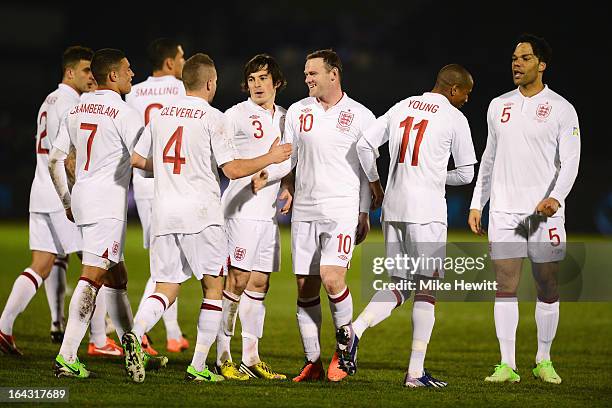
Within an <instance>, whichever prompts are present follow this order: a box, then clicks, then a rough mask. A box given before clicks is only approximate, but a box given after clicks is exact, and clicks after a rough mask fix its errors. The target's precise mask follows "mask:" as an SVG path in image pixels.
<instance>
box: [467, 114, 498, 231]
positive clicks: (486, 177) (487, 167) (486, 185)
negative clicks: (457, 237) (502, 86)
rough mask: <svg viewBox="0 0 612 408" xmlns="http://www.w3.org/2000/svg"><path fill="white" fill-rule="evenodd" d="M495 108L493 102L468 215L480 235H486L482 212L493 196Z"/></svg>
mask: <svg viewBox="0 0 612 408" xmlns="http://www.w3.org/2000/svg"><path fill="white" fill-rule="evenodd" d="M493 110H494V109H493V103H491V104H490V105H489V110H488V112H487V127H488V135H487V146H486V147H485V151H484V153H483V154H482V159H481V160H480V169H479V170H478V178H477V179H476V186H475V187H474V193H473V195H472V202H471V204H470V214H469V215H468V225H469V226H470V229H471V230H472V232H473V233H475V234H478V235H484V230H483V229H482V225H481V223H480V220H481V216H482V214H481V212H482V209H483V208H484V206H485V205H486V204H487V202H488V201H489V197H490V196H491V175H492V174H493V164H494V163H495V151H496V149H497V136H496V134H495V128H494V125H493V123H494V121H495V119H494V118H493V116H494V112H493Z"/></svg>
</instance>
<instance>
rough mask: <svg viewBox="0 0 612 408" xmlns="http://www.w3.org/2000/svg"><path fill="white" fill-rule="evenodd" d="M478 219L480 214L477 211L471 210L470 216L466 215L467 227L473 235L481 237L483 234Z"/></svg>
mask: <svg viewBox="0 0 612 408" xmlns="http://www.w3.org/2000/svg"><path fill="white" fill-rule="evenodd" d="M480 217H481V214H480V211H479V210H476V209H471V210H470V215H468V225H469V226H470V229H471V230H472V232H473V233H474V234H476V235H480V236H483V235H484V234H485V233H484V231H483V229H482V225H481V224H480Z"/></svg>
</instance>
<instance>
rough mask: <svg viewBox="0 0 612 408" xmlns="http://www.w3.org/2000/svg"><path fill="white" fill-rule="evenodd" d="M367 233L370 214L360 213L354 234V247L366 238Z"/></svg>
mask: <svg viewBox="0 0 612 408" xmlns="http://www.w3.org/2000/svg"><path fill="white" fill-rule="evenodd" d="M368 232H370V214H368V213H362V212H360V213H359V220H358V222H357V232H356V234H355V245H359V244H361V243H362V242H363V241H364V240H365V239H366V237H367V236H368Z"/></svg>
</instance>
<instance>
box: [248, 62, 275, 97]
mask: <svg viewBox="0 0 612 408" xmlns="http://www.w3.org/2000/svg"><path fill="white" fill-rule="evenodd" d="M247 88H248V89H249V94H250V96H251V99H252V100H253V102H255V103H256V104H257V105H259V106H264V107H268V106H269V105H272V104H274V99H275V98H276V89H277V88H278V84H277V85H275V84H274V81H273V79H272V75H271V74H270V73H269V72H268V66H267V65H266V66H264V67H262V69H260V70H259V71H257V72H253V73H251V74H249V76H248V78H247Z"/></svg>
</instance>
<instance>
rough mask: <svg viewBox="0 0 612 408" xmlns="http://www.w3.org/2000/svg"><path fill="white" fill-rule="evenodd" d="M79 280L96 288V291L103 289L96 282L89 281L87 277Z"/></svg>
mask: <svg viewBox="0 0 612 408" xmlns="http://www.w3.org/2000/svg"><path fill="white" fill-rule="evenodd" d="M79 280H82V281H85V282H87V283H89V284H90V285H91V286H93V287H95V288H96V290H98V289H100V287H102V285H99V284H97V283H96V282H94V281H92V280H91V279H87V278H86V277H84V276H81V277H80V278H79Z"/></svg>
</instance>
